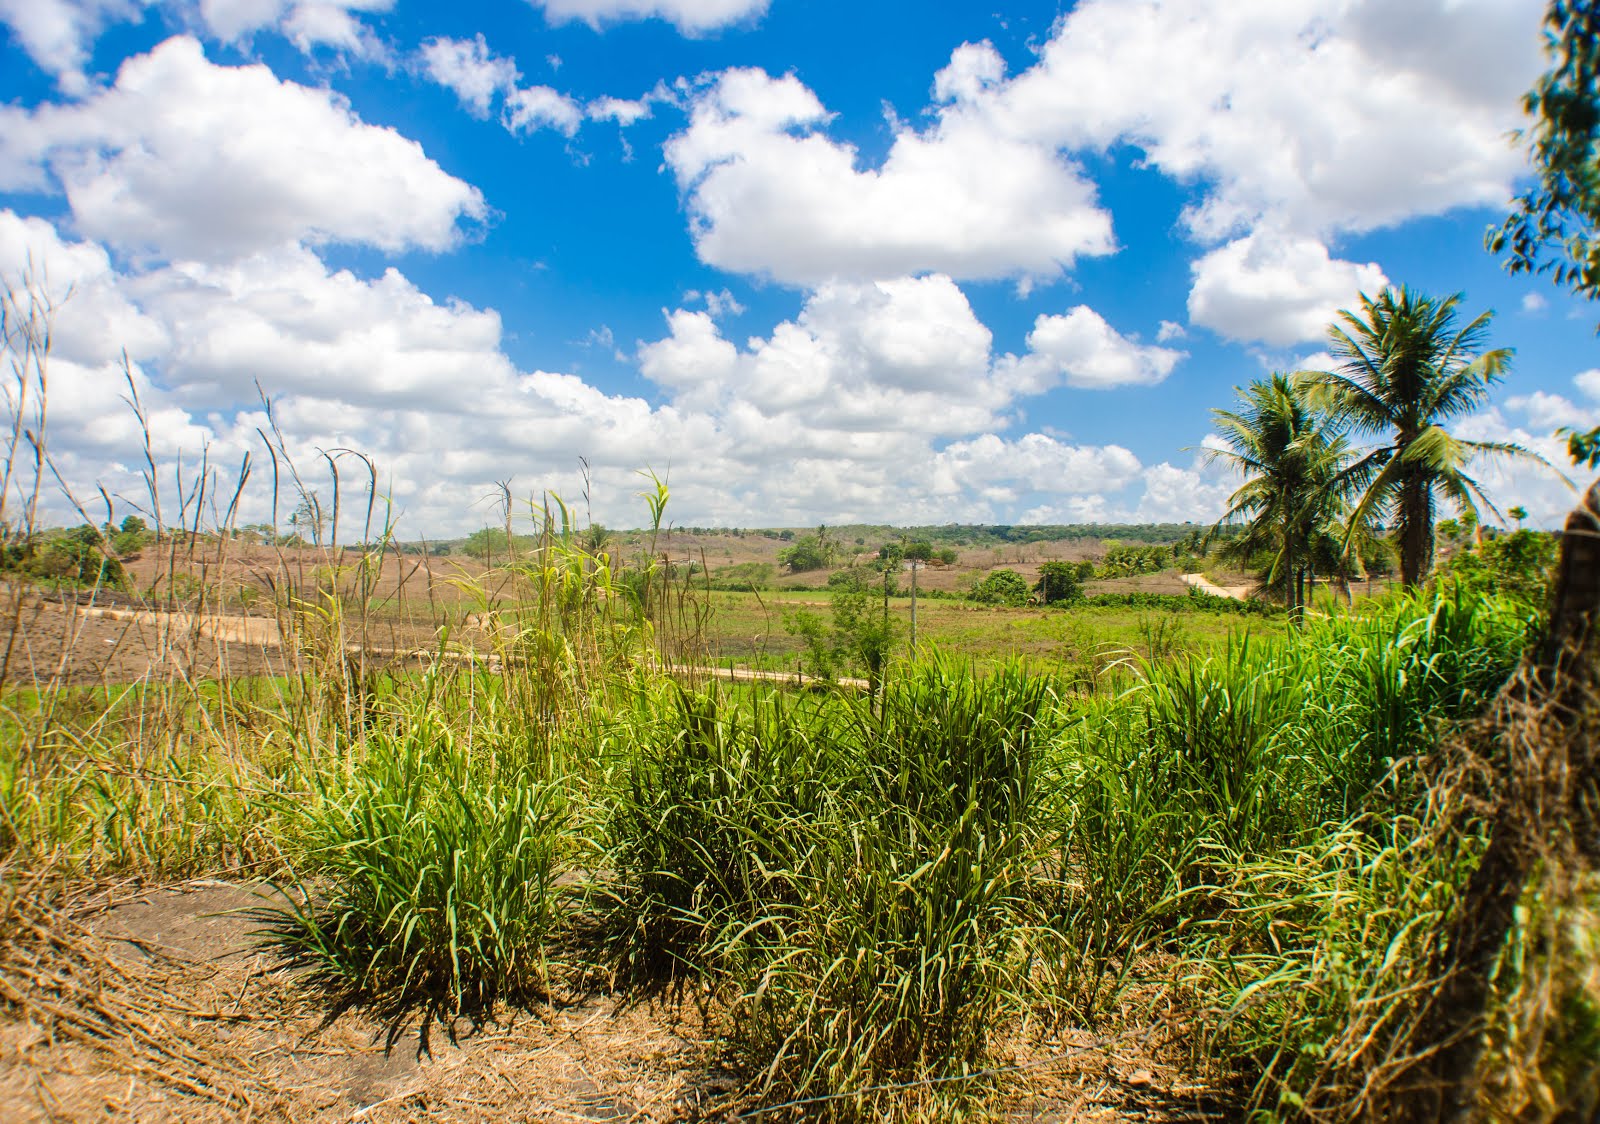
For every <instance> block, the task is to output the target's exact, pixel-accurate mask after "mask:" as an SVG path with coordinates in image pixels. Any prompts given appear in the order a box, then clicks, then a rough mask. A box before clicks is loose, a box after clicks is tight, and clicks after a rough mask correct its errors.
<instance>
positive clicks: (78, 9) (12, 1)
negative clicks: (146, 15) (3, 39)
mask: <svg viewBox="0 0 1600 1124" xmlns="http://www.w3.org/2000/svg"><path fill="white" fill-rule="evenodd" d="M143 6H144V4H143V3H142V2H141V0H0V23H4V24H5V25H6V26H7V27H9V28H10V29H11V34H12V36H13V37H14V38H15V39H16V41H17V44H18V45H19V46H20V47H21V48H22V49H23V50H24V51H27V52H28V57H29V58H31V59H32V60H33V61H34V62H35V63H36V64H38V66H39V69H40V70H43V71H45V72H46V73H48V74H53V75H55V76H56V79H57V80H58V81H59V82H60V84H61V88H62V89H63V90H65V91H66V92H67V93H69V94H80V93H82V92H83V91H84V90H85V89H86V88H87V86H88V81H87V79H86V78H85V77H84V74H83V64H84V63H85V62H86V61H87V60H88V53H89V44H90V43H92V42H93V41H94V39H95V37H96V36H97V35H99V33H100V31H101V29H102V28H104V27H105V26H106V25H107V24H110V23H116V22H120V21H122V20H127V19H132V18H133V17H134V16H136V15H137V14H138V12H139V10H140V9H141V8H142V7H143Z"/></svg>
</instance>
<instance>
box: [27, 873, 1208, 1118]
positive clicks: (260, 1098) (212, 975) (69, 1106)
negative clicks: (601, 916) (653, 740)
mask: <svg viewBox="0 0 1600 1124" xmlns="http://www.w3.org/2000/svg"><path fill="white" fill-rule="evenodd" d="M264 893H265V890H264V888H263V887H261V886H259V885H248V884H229V883H221V882H211V881H200V882H190V883H185V884H182V885H176V886H167V887H159V888H138V887H118V888H113V889H110V890H105V889H102V890H100V891H98V892H96V893H94V894H92V895H87V896H84V895H80V896H79V897H78V898H77V899H76V901H75V904H74V905H73V906H72V907H71V908H68V909H63V910H61V911H52V910H49V909H46V908H43V907H42V906H41V907H29V908H25V909H23V910H21V911H20V914H18V913H17V912H16V911H13V915H12V916H11V917H8V918H7V920H8V922H9V923H11V924H10V929H11V931H10V932H8V933H7V934H6V935H5V937H4V938H3V939H0V940H3V945H0V1119H4V1120H6V1121H19V1122H20V1121H36V1120H37V1121H44V1120H90V1119H97V1120H103V1119H136V1120H140V1121H180V1120H182V1121H191V1120H199V1121H222V1120H237V1119H247V1118H251V1119H267V1120H305V1121H319V1122H320V1121H358V1120H359V1121H374V1122H380V1124H381V1122H387V1121H402V1120H419V1119H424V1118H425V1119H429V1120H443V1121H479V1120H483V1121H488V1120H495V1121H500V1120H538V1121H544V1120H550V1121H574V1120H576V1121H591V1120H602V1121H625V1120H626V1121H669V1120H673V1121H676V1120H732V1119H740V1116H739V1115H738V1109H739V1107H740V1101H739V1098H738V1096H737V1093H738V1090H739V1088H740V1085H741V1082H740V1080H739V1079H738V1077H737V1076H736V1075H735V1074H733V1073H731V1072H729V1071H726V1070H724V1069H723V1068H722V1067H721V1066H720V1065H719V1051H718V1044H717V1043H716V1041H715V1040H714V1039H712V1038H711V1037H709V1036H708V1034H707V1033H706V1032H705V1030H704V1029H703V1027H702V1024H701V1022H700V1020H699V1018H698V1016H697V1015H696V1012H695V1005H694V1004H693V1003H682V1004H662V1003H658V1004H639V1005H631V1004H629V1003H626V1002H624V1001H623V999H622V998H621V997H619V996H616V995H611V994H606V993H605V992H604V991H596V992H592V993H588V994H574V995H570V996H566V997H564V999H563V1001H562V1002H561V1003H559V1004H555V1005H541V1006H539V1007H538V1008H536V1009H531V1010H520V1009H518V1010H506V1011H502V1012H501V1013H500V1017H499V1021H498V1022H497V1023H495V1024H493V1025H489V1026H484V1027H481V1028H476V1029H474V1028H473V1027H471V1026H469V1025H467V1024H465V1023H461V1024H458V1025H457V1026H456V1027H455V1028H454V1029H455V1030H456V1032H457V1037H456V1040H455V1041H454V1042H452V1041H450V1038H449V1036H448V1034H446V1033H443V1032H442V1031H441V1030H440V1029H439V1028H437V1027H436V1028H434V1029H433V1031H432V1032H431V1033H429V1034H428V1035H427V1036H426V1037H424V1036H422V1035H421V1034H420V1032H419V1027H418V1025H417V1024H416V1023H415V1022H413V1023H410V1024H407V1025H405V1026H403V1027H401V1028H400V1030H399V1033H398V1036H397V1037H393V1040H392V1042H391V1033H390V1032H391V1030H392V1029H393V1028H392V1027H391V1026H390V1025H388V1024H385V1023H382V1022H379V1021H377V1020H375V1019H373V1018H372V1017H370V1016H369V1015H367V1014H366V1013H364V1012H363V1011H361V1010H359V1009H357V1010H338V1009H334V1008H330V1007H329V1006H328V1003H327V1001H326V1000H325V999H324V998H323V997H322V996H321V994H320V993H318V992H316V991H314V990H312V989H311V988H309V987H308V986H306V985H305V983H304V982H303V980H302V979H301V978H300V977H299V976H298V975H297V974H296V973H295V972H294V971H292V970H290V969H287V968H285V967H284V966H283V965H282V964H281V963H279V962H278V961H277V960H276V959H275V958H274V957H273V956H272V955H271V954H270V953H268V952H265V951H262V950H261V949H259V948H258V947H256V945H255V942H254V940H253V938H252V935H251V933H252V930H253V929H254V928H255V927H256V925H257V924H258V922H256V921H255V920H253V919H252V918H251V916H250V914H249V911H251V910H252V909H254V908H257V907H259V906H260V905H261V904H262V903H263V901H264V900H265V899H264V896H263V895H264ZM1159 1037H1160V1032H1159V1031H1158V1030H1157V1029H1156V1028H1152V1029H1151V1031H1149V1032H1147V1033H1134V1034H1126V1035H1121V1036H1117V1037H1115V1038H1114V1039H1113V1040H1111V1041H1108V1042H1103V1043H1099V1044H1097V1043H1096V1040H1095V1039H1094V1038H1093V1037H1092V1036H1090V1035H1088V1034H1087V1033H1082V1032H1067V1033H1064V1034H1062V1035H1061V1036H1060V1037H1059V1039H1057V1040H1056V1041H1054V1042H1051V1043H1046V1044H1043V1045H1039V1046H1035V1047H1033V1048H1032V1049H1031V1050H1030V1051H1027V1052H1021V1053H1018V1054H1017V1056H1016V1059H1015V1060H1016V1061H1017V1062H1019V1063H1020V1064H1021V1066H1022V1067H1024V1068H1023V1069H1021V1071H1020V1072H1018V1073H1017V1074H1016V1075H1015V1081H1016V1083H1017V1094H1016V1095H1015V1097H1013V1098H1012V1099H1011V1101H1009V1102H1008V1103H1007V1106H1006V1108H1005V1111H1004V1113H1003V1114H1004V1115H1005V1117H1006V1118H1007V1119H1010V1120H1016V1121H1023V1120H1030V1121H1075V1120H1083V1121H1112V1120H1146V1121H1176V1120H1213V1119H1216V1120H1220V1119H1225V1118H1226V1117H1225V1116H1224V1115H1222V1114H1221V1113H1220V1111H1219V1110H1217V1109H1216V1108H1215V1107H1214V1105H1212V1102H1211V1101H1210V1100H1209V1099H1208V1098H1207V1096H1206V1093H1205V1090H1204V1089H1203V1087H1201V1086H1198V1085H1195V1084H1192V1083H1188V1082H1185V1081H1184V1080H1183V1078H1182V1075H1181V1073H1180V1072H1179V1071H1178V1070H1177V1069H1175V1068H1173V1067H1172V1066H1171V1065H1168V1064H1163V1060H1162V1056H1163V1055H1164V1054H1167V1053H1170V1051H1168V1050H1165V1049H1158V1048H1156V1047H1157V1046H1158V1045H1159V1043H1158V1042H1157V1039H1158V1038H1159ZM1174 1056H1176V1055H1174ZM764 1119H768V1120H771V1119H788V1117H786V1116H779V1117H765V1118H764Z"/></svg>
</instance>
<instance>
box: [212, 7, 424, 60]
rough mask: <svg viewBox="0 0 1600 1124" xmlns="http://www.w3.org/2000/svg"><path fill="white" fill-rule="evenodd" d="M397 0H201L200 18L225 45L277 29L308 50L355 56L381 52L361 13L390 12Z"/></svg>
mask: <svg viewBox="0 0 1600 1124" xmlns="http://www.w3.org/2000/svg"><path fill="white" fill-rule="evenodd" d="M393 7H394V0H200V18H201V21H202V22H203V23H204V24H205V26H206V29H207V30H208V31H210V32H211V34H212V35H214V36H216V37H217V38H218V39H220V40H222V41H223V42H225V43H232V42H237V41H239V40H241V39H245V38H248V37H249V36H250V35H252V34H254V33H255V32H258V31H278V32H281V33H282V34H283V35H284V36H286V37H287V38H288V39H289V41H290V42H292V43H294V45H295V46H297V47H299V48H300V49H301V50H302V51H305V52H307V53H309V52H311V51H312V50H314V49H316V48H317V47H332V48H334V49H335V50H339V51H345V52H348V53H351V54H356V55H373V54H380V53H382V48H380V47H379V46H378V44H377V42H376V40H375V39H374V38H373V36H372V35H371V33H370V32H369V31H368V30H367V28H366V26H365V25H364V24H363V23H362V22H361V19H360V15H361V14H366V13H373V12H387V11H389V10H390V9H391V8H393Z"/></svg>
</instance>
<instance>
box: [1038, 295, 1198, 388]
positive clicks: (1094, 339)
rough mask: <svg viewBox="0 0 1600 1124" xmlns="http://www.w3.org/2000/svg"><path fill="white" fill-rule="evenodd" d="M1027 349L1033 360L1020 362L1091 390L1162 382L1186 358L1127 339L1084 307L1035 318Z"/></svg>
mask: <svg viewBox="0 0 1600 1124" xmlns="http://www.w3.org/2000/svg"><path fill="white" fill-rule="evenodd" d="M1028 347H1029V349H1030V352H1031V362H1029V361H1024V364H1023V365H1024V367H1034V368H1035V369H1036V370H1042V371H1043V372H1045V373H1047V374H1048V375H1049V376H1055V377H1059V378H1060V380H1061V381H1064V382H1065V383H1066V384H1067V385H1068V386H1077V387H1085V388H1089V389H1093V390H1108V389H1110V388H1112V387H1117V386H1148V385H1151V384H1154V383H1158V382H1161V381H1162V380H1163V379H1165V378H1166V377H1167V376H1168V375H1169V374H1171V373H1172V368H1173V367H1175V366H1177V364H1178V361H1179V360H1181V359H1182V358H1183V356H1184V353H1183V352H1181V351H1174V350H1172V349H1171V348H1166V347H1151V346H1146V345H1142V344H1139V343H1136V342H1134V341H1133V340H1130V339H1128V338H1127V337H1126V336H1124V335H1122V334H1121V333H1119V332H1118V331H1117V330H1116V329H1115V328H1113V327H1112V326H1111V325H1110V324H1107V323H1106V322H1105V319H1104V318H1103V317H1102V316H1101V315H1100V314H1099V313H1098V312H1096V311H1095V310H1094V309H1092V308H1090V307H1089V306H1088V305H1082V304H1080V305H1078V306H1077V307H1076V308H1074V309H1072V310H1071V311H1069V312H1068V313H1067V314H1066V315H1065V316H1041V317H1039V318H1038V319H1037V320H1035V321H1034V325H1033V331H1032V332H1030V333H1029V335H1028ZM1050 381H1054V380H1053V379H1051V380H1050Z"/></svg>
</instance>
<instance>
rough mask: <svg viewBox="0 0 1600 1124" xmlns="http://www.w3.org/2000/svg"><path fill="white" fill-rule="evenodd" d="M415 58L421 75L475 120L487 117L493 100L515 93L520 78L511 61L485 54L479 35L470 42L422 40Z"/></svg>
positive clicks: (464, 40) (439, 39) (459, 40)
mask: <svg viewBox="0 0 1600 1124" xmlns="http://www.w3.org/2000/svg"><path fill="white" fill-rule="evenodd" d="M418 57H419V59H420V61H421V63H422V67H423V71H424V73H426V74H427V76H428V77H429V78H431V79H433V81H435V82H437V83H438V84H439V85H441V86H445V87H447V88H449V89H451V90H453V91H455V95H456V97H458V98H460V99H461V104H462V105H464V106H466V107H467V108H468V109H469V110H470V111H471V112H472V114H473V116H475V117H487V116H489V107H490V105H491V104H493V102H494V100H495V98H497V97H499V96H500V95H501V94H503V93H505V92H506V91H507V90H515V89H516V88H517V80H518V79H520V78H521V77H522V74H521V72H519V71H518V70H517V64H516V63H515V62H514V61H512V60H511V59H507V58H501V57H499V56H497V55H495V54H494V53H493V52H492V51H490V50H489V44H488V43H487V42H485V41H484V38H483V35H482V34H481V33H479V34H478V35H475V36H474V37H473V38H471V39H444V38H434V39H428V40H425V41H424V42H423V44H422V46H421V48H420V49H419V50H418Z"/></svg>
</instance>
